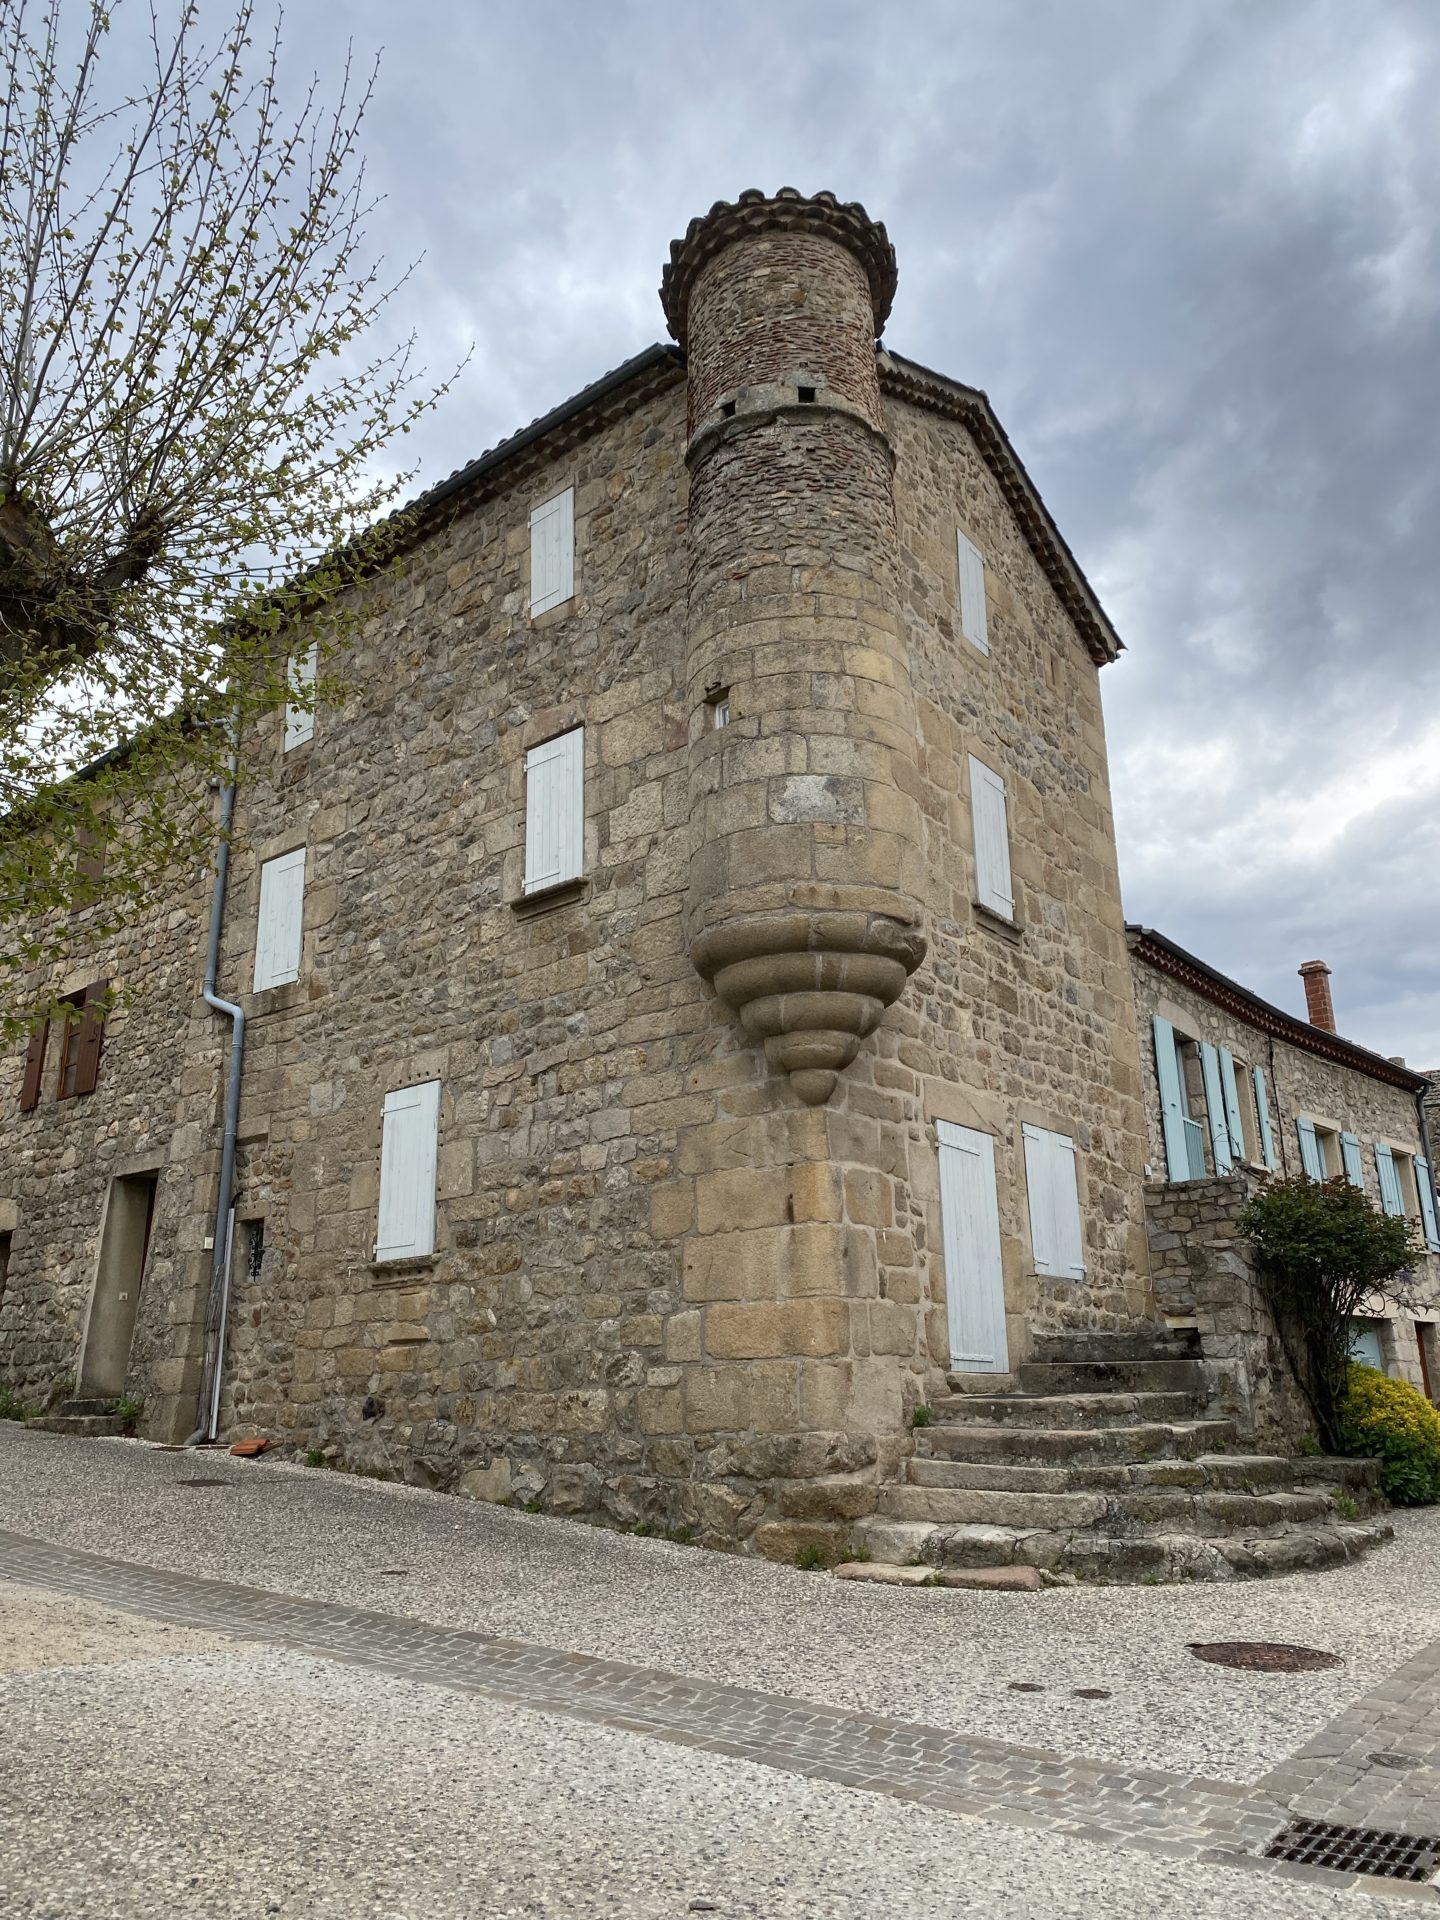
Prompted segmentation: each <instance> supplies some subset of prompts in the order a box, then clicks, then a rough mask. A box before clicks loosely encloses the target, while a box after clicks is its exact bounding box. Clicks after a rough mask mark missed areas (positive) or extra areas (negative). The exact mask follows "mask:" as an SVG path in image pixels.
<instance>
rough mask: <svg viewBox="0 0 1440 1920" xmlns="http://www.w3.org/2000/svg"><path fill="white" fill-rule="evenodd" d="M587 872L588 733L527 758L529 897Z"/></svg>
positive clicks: (568, 736)
mask: <svg viewBox="0 0 1440 1920" xmlns="http://www.w3.org/2000/svg"><path fill="white" fill-rule="evenodd" d="M584 871H585V729H584V728H583V727H576V728H574V729H573V730H572V731H571V732H570V733H562V734H557V736H556V737H555V739H553V740H547V741H546V742H545V743H544V745H543V746H539V747H532V748H531V749H530V751H529V752H528V753H527V754H526V756H525V891H526V893H542V892H544V890H545V889H546V888H547V887H560V886H564V884H565V883H566V881H568V880H578V879H579V878H580V876H581V874H582V873H583V872H584Z"/></svg>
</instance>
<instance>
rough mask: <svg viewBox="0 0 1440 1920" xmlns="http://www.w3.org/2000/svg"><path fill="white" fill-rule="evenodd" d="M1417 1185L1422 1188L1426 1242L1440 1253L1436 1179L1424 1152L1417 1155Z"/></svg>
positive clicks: (1421, 1213)
mask: <svg viewBox="0 0 1440 1920" xmlns="http://www.w3.org/2000/svg"><path fill="white" fill-rule="evenodd" d="M1415 1185H1416V1186H1417V1187H1418V1188H1419V1189H1420V1218H1421V1220H1422V1221H1423V1222H1424V1225H1425V1244H1426V1246H1427V1247H1428V1248H1429V1249H1430V1251H1431V1253H1440V1233H1437V1232H1436V1223H1435V1179H1434V1176H1433V1174H1432V1173H1431V1171H1430V1162H1429V1161H1428V1160H1427V1159H1426V1158H1425V1157H1424V1155H1423V1154H1417V1155H1416V1156H1415Z"/></svg>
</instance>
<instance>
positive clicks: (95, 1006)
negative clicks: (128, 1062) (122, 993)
mask: <svg viewBox="0 0 1440 1920" xmlns="http://www.w3.org/2000/svg"><path fill="white" fill-rule="evenodd" d="M109 991H110V982H109V981H108V980H96V981H94V982H93V983H92V985H90V986H88V987H87V988H86V989H85V995H84V1002H83V1011H82V1012H81V1015H80V1040H79V1045H78V1047H77V1048H76V1054H75V1091H76V1093H93V1092H94V1091H95V1086H96V1082H97V1081H98V1080H99V1078H100V1045H101V1042H102V1040H103V1038H104V1035H105V996H106V995H107V994H108V993H109Z"/></svg>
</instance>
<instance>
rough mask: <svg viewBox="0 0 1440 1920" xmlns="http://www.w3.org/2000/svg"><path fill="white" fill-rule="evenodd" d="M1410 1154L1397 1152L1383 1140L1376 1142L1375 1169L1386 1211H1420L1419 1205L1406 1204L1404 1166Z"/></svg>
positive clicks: (1400, 1212) (1398, 1212) (1382, 1202)
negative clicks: (1411, 1206) (1410, 1205)
mask: <svg viewBox="0 0 1440 1920" xmlns="http://www.w3.org/2000/svg"><path fill="white" fill-rule="evenodd" d="M1409 1158H1410V1156H1409V1154H1407V1153H1400V1152H1397V1151H1396V1149H1395V1148H1393V1147H1390V1146H1387V1145H1386V1143H1385V1142H1384V1141H1383V1140H1377V1141H1376V1142H1375V1171H1376V1173H1377V1174H1378V1175H1379V1179H1380V1204H1381V1206H1382V1207H1383V1208H1384V1209H1385V1211H1386V1213H1391V1214H1396V1215H1401V1214H1405V1213H1410V1212H1416V1213H1418V1212H1419V1207H1418V1206H1416V1207H1414V1208H1410V1207H1407V1206H1406V1204H1405V1201H1406V1193H1405V1180H1404V1171H1403V1170H1404V1168H1405V1165H1406V1163H1407V1162H1408V1161H1409Z"/></svg>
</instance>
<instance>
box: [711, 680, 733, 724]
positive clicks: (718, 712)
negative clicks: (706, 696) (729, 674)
mask: <svg viewBox="0 0 1440 1920" xmlns="http://www.w3.org/2000/svg"><path fill="white" fill-rule="evenodd" d="M710 724H711V726H712V727H728V726H729V724H730V689H729V688H728V687H722V688H721V690H720V691H719V692H718V693H717V694H716V695H715V696H714V698H713V699H712V700H711V702H710Z"/></svg>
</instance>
